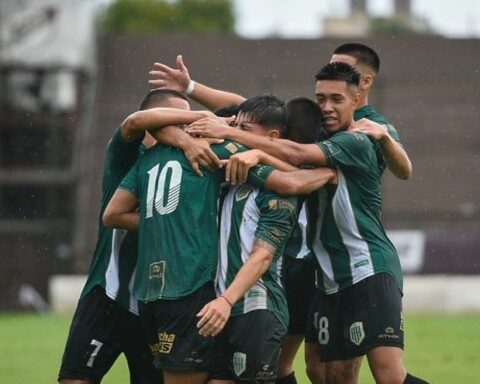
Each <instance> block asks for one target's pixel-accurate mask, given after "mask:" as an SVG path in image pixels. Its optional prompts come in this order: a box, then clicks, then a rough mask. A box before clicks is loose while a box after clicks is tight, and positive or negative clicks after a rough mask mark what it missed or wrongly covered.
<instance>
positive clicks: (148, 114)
mask: <svg viewBox="0 0 480 384" xmlns="http://www.w3.org/2000/svg"><path fill="white" fill-rule="evenodd" d="M210 115H211V113H210V112H208V111H185V110H183V109H176V108H151V109H146V110H144V111H137V112H134V113H132V114H131V115H129V116H128V117H127V118H126V119H125V120H124V121H123V123H122V126H121V132H122V136H123V138H124V139H125V140H126V141H132V140H134V139H137V138H138V137H141V136H143V135H144V132H145V131H150V130H154V129H158V128H162V127H165V126H167V125H184V124H190V123H192V122H194V121H196V120H198V119H201V118H204V117H207V116H210Z"/></svg>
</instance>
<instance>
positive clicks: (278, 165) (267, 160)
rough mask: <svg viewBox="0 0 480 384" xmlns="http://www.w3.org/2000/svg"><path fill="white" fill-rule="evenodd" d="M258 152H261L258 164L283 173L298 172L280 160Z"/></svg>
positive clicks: (295, 168)
mask: <svg viewBox="0 0 480 384" xmlns="http://www.w3.org/2000/svg"><path fill="white" fill-rule="evenodd" d="M259 151H261V152H260V155H259V160H260V164H264V165H270V166H271V167H273V168H275V169H278V170H279V171H285V172H291V171H296V170H298V168H297V167H295V166H293V165H290V164H289V163H287V162H286V161H283V160H280V159H278V158H276V157H275V156H272V155H269V154H268V153H266V152H263V151H262V150H259Z"/></svg>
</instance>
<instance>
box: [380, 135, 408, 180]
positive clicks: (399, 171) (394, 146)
mask: <svg viewBox="0 0 480 384" xmlns="http://www.w3.org/2000/svg"><path fill="white" fill-rule="evenodd" d="M379 141H380V145H381V148H382V153H383V157H384V158H385V161H386V163H387V167H388V169H389V170H390V171H391V172H392V173H393V174H394V175H395V176H396V177H397V178H399V179H401V180H408V179H409V178H410V176H411V175H412V163H411V162H410V159H409V158H408V155H407V152H406V151H405V150H404V149H403V148H402V146H401V145H400V144H399V143H397V142H396V141H395V140H393V138H392V137H391V136H390V135H388V134H387V135H386V136H385V138H383V139H382V140H379Z"/></svg>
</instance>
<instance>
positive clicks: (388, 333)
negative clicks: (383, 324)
mask: <svg viewBox="0 0 480 384" xmlns="http://www.w3.org/2000/svg"><path fill="white" fill-rule="evenodd" d="M384 331H385V333H381V334H380V335H378V338H379V339H382V340H397V339H399V338H400V336H398V335H396V334H395V328H393V327H387V328H385V330H384Z"/></svg>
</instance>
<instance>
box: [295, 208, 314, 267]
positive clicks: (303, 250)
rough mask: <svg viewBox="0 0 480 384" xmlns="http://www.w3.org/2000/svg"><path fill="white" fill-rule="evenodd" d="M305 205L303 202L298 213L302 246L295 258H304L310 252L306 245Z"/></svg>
mask: <svg viewBox="0 0 480 384" xmlns="http://www.w3.org/2000/svg"><path fill="white" fill-rule="evenodd" d="M305 205H306V204H305V203H303V205H302V209H301V210H300V214H299V215H298V226H299V227H300V230H301V231H302V247H301V248H300V251H298V253H297V255H296V256H295V258H296V259H304V258H305V257H306V256H307V255H308V254H309V253H310V249H309V248H308V246H307V209H306V207H305Z"/></svg>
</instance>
